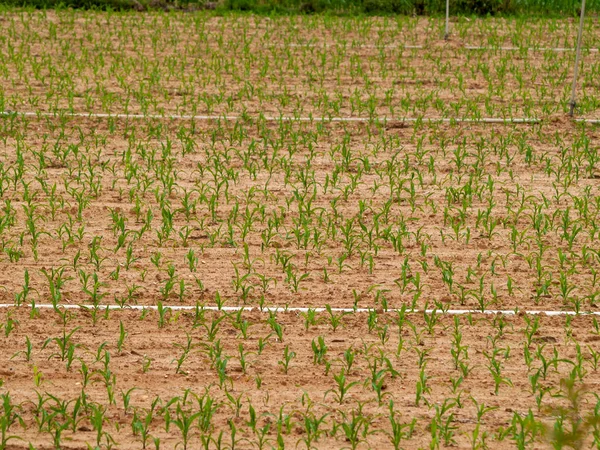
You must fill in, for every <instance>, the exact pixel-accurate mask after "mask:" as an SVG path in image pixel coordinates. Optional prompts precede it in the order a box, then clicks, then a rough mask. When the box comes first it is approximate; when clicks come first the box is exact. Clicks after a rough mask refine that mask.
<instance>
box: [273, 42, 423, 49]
mask: <svg viewBox="0 0 600 450" xmlns="http://www.w3.org/2000/svg"><path fill="white" fill-rule="evenodd" d="M272 47H281V48H286V47H299V48H311V47H312V48H337V47H344V48H347V49H358V48H376V49H380V48H398V49H400V48H406V49H416V50H422V49H424V48H425V46H423V45H404V44H383V45H373V44H349V43H345V44H344V43H340V44H325V43H320V44H311V43H306V44H288V45H285V44H273V45H272Z"/></svg>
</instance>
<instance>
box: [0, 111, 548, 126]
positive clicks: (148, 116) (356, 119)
mask: <svg viewBox="0 0 600 450" xmlns="http://www.w3.org/2000/svg"><path fill="white" fill-rule="evenodd" d="M11 115H17V116H21V117H52V118H60V117H82V118H93V119H95V118H99V119H156V120H165V119H166V120H201V121H205V120H224V121H236V120H245V119H246V118H247V117H242V116H236V115H233V116H225V115H223V116H218V115H185V114H184V115H180V114H171V115H160V114H110V113H73V112H57V113H53V112H46V111H38V112H32V111H26V112H16V111H14V112H13V111H2V112H0V116H11ZM252 119H255V120H266V121H269V122H279V121H289V122H325V123H327V122H379V123H398V122H400V123H417V122H422V123H499V124H511V123H520V124H536V123H540V122H541V120H540V119H536V118H510V117H509V118H502V117H482V118H479V119H468V118H463V119H460V118H456V119H455V118H448V117H423V118H421V117H399V118H389V117H373V118H369V117H294V116H260V115H258V116H254V117H252Z"/></svg>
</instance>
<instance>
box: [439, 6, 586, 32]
mask: <svg viewBox="0 0 600 450" xmlns="http://www.w3.org/2000/svg"><path fill="white" fill-rule="evenodd" d="M584 1H585V0H584ZM449 34H450V0H446V32H445V33H444V39H445V40H446V41H447V40H448V36H449Z"/></svg>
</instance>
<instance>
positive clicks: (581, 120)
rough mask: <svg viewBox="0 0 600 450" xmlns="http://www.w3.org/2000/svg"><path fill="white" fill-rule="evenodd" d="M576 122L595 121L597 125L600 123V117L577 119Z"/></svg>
mask: <svg viewBox="0 0 600 450" xmlns="http://www.w3.org/2000/svg"><path fill="white" fill-rule="evenodd" d="M575 122H580V123H593V124H596V125H600V119H575Z"/></svg>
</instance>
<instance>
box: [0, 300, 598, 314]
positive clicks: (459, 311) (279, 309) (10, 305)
mask: <svg viewBox="0 0 600 450" xmlns="http://www.w3.org/2000/svg"><path fill="white" fill-rule="evenodd" d="M20 307H29V308H31V307H33V305H31V304H29V303H28V304H26V305H21V306H17V305H15V304H13V303H1V304H0V309H2V308H20ZM35 307H36V308H40V309H54V305H52V304H49V303H40V304H36V305H35ZM57 307H58V308H59V309H91V308H93V305H74V304H60V305H57ZM162 307H163V308H165V309H166V308H169V309H170V310H172V311H195V310H196V309H200V310H206V311H223V312H237V311H241V310H244V311H248V312H251V311H255V312H262V313H269V312H277V313H280V312H281V313H285V312H307V311H309V310H312V311H315V312H317V313H320V312H325V311H327V309H326V308H322V307H315V308H309V307H297V306H296V307H294V306H290V307H282V306H270V307H264V308H259V307H256V306H221V307H219V306H204V305H163V306H162ZM97 308H98V309H99V310H106V309H109V310H120V311H127V310H137V311H143V310H158V306H157V305H126V306H124V307H121V306H119V305H97ZM374 310H375V309H374V308H331V311H333V312H345V313H369V312H371V311H374ZM398 311H400V309H397V308H390V309H388V310H386V311H384V313H390V312H392V313H393V312H398ZM406 312H407V313H409V314H416V313H423V312H425V313H427V314H431V313H433V312H435V313H436V314H446V315H451V316H452V315H454V316H457V315H465V314H484V315H496V314H501V315H505V316H515V315H519V314H531V315H547V316H576V315H580V316H585V315H593V316H600V311H582V312H579V313H577V312H575V311H543V310H542V311H537V310H533V311H529V310H514V309H486V310H484V311H481V310H477V309H447V310H444V311H442V310H439V309H436V310H433V309H426V310H422V309H415V310H408V309H407V310H406Z"/></svg>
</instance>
